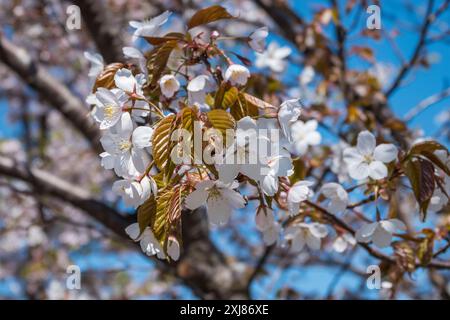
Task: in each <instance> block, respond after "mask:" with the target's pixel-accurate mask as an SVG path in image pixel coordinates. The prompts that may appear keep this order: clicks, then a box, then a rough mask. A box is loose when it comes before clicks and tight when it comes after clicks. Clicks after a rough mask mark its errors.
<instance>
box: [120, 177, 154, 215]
mask: <svg viewBox="0 0 450 320" xmlns="http://www.w3.org/2000/svg"><path fill="white" fill-rule="evenodd" d="M112 189H113V192H114V193H116V194H117V195H119V196H122V197H123V200H124V202H125V205H127V206H129V207H134V208H137V207H138V206H140V205H141V204H143V203H144V202H145V200H147V199H148V198H149V197H150V195H151V194H155V195H156V193H157V187H156V183H155V181H154V180H153V179H152V178H149V177H147V176H145V177H144V178H142V179H141V180H140V181H135V180H131V179H124V180H119V181H116V182H114V184H113V187H112Z"/></svg>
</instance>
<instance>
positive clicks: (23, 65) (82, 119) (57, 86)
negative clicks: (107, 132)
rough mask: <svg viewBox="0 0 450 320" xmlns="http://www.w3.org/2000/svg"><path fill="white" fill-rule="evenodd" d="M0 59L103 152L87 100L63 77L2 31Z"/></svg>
mask: <svg viewBox="0 0 450 320" xmlns="http://www.w3.org/2000/svg"><path fill="white" fill-rule="evenodd" d="M0 61H1V62H3V63H4V64H5V65H7V66H8V67H9V68H10V69H11V70H12V71H13V72H15V73H16V74H17V75H18V76H19V77H20V78H22V80H23V81H24V82H25V83H26V84H27V85H29V86H30V87H32V88H33V89H34V90H36V92H37V93H38V94H39V95H40V96H41V97H42V98H43V99H45V100H46V101H48V102H49V104H50V105H51V106H52V107H53V108H54V109H55V110H58V111H59V112H60V113H61V114H62V116H63V117H64V118H65V119H66V120H67V121H68V122H69V123H71V124H72V125H73V127H74V128H75V129H77V130H78V131H79V132H80V133H81V134H82V135H83V136H84V137H85V138H86V140H87V141H88V142H89V143H90V144H91V146H92V148H93V149H94V151H95V152H97V153H101V152H102V151H103V148H102V147H101V145H100V140H99V139H100V130H99V129H98V128H97V126H96V125H95V124H94V121H93V120H92V118H91V117H88V116H87V114H88V110H87V109H86V108H84V107H83V105H84V103H83V102H82V101H81V100H80V99H79V98H77V97H76V96H74V95H73V94H72V93H71V92H70V91H69V90H68V89H67V87H66V86H65V85H63V84H62V83H61V81H60V80H58V79H56V78H54V77H53V76H52V75H51V74H50V73H49V72H48V71H47V70H46V69H45V68H43V67H42V66H41V65H39V63H38V62H36V61H33V59H32V58H31V57H30V56H29V55H28V53H27V52H26V51H25V50H24V49H22V48H20V47H18V46H16V45H14V44H13V43H11V42H10V41H8V40H7V39H6V38H5V36H3V35H1V34H0Z"/></svg>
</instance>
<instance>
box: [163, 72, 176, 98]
mask: <svg viewBox="0 0 450 320" xmlns="http://www.w3.org/2000/svg"><path fill="white" fill-rule="evenodd" d="M159 87H160V88H161V92H162V94H163V95H164V96H165V97H166V98H172V97H173V95H174V94H175V92H177V91H178V90H179V89H180V82H179V81H178V80H177V78H175V76H174V75H171V74H166V75H164V76H162V77H161V79H159Z"/></svg>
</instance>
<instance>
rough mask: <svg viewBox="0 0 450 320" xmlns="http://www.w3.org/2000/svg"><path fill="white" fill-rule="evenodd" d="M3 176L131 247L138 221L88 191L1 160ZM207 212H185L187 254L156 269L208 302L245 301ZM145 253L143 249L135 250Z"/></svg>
mask: <svg viewBox="0 0 450 320" xmlns="http://www.w3.org/2000/svg"><path fill="white" fill-rule="evenodd" d="M0 175H3V176H6V177H10V178H15V179H19V180H22V181H24V182H26V183H28V184H30V185H31V186H32V187H33V189H34V190H35V192H39V194H40V195H46V196H51V197H54V198H56V199H58V200H62V201H65V202H67V203H69V204H71V205H73V206H74V207H76V208H79V209H81V210H83V211H84V212H85V213H86V214H88V215H89V216H90V217H92V218H94V219H95V220H97V221H98V222H99V223H101V224H102V225H103V226H104V227H106V228H108V229H109V230H111V231H112V232H114V233H115V234H116V235H118V236H119V237H121V238H122V239H124V241H125V243H129V244H131V240H130V238H129V237H128V236H127V235H126V233H125V231H124V230H125V228H126V227H127V226H128V225H129V224H130V223H132V222H133V221H134V219H129V218H127V217H125V216H124V215H122V214H121V213H120V212H118V211H116V210H115V209H114V208H112V207H110V206H108V205H106V204H104V203H103V202H101V201H99V200H96V199H94V198H92V197H91V196H90V194H89V192H87V191H86V190H85V189H82V188H79V187H77V186H74V185H73V184H71V183H68V182H66V181H64V180H62V179H60V178H58V177H56V176H54V175H52V174H51V173H49V172H46V171H44V170H40V169H36V168H31V169H30V168H28V167H27V165H26V164H24V163H21V162H17V161H14V160H12V159H10V158H7V157H4V156H0ZM205 213H206V212H205V210H204V209H199V210H196V211H194V212H184V213H183V222H184V225H185V227H184V228H183V242H184V253H183V255H182V256H181V259H180V261H179V262H178V263H166V262H163V261H161V260H158V259H156V258H155V259H154V260H153V261H155V262H156V266H157V267H158V268H159V269H160V270H161V271H163V272H166V273H169V274H171V275H173V276H175V277H177V278H178V279H180V280H181V281H182V282H183V283H185V284H186V285H187V286H188V287H190V288H191V289H192V290H193V291H194V293H195V294H197V295H198V296H199V297H201V298H205V299H230V298H245V297H247V295H246V291H245V285H244V284H245V282H244V281H243V279H241V275H240V274H237V273H236V272H234V271H233V270H232V268H231V267H230V265H229V264H228V262H227V261H226V259H225V257H224V256H223V255H222V254H221V253H220V251H219V250H218V249H217V248H216V247H215V246H214V245H213V243H212V242H211V241H210V240H209V230H208V224H207V219H206V216H205ZM133 247H134V248H135V249H136V250H138V251H139V252H141V253H142V251H141V250H140V248H139V246H137V245H134V246H133Z"/></svg>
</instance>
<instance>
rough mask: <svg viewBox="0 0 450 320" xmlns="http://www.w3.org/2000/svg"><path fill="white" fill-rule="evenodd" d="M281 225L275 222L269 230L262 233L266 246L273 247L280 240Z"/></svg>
mask: <svg viewBox="0 0 450 320" xmlns="http://www.w3.org/2000/svg"><path fill="white" fill-rule="evenodd" d="M280 231H281V225H280V224H279V223H278V222H276V221H274V222H273V223H272V224H271V225H270V226H269V227H268V228H267V229H265V230H264V231H262V233H263V241H264V243H265V244H266V246H271V245H273V244H274V243H276V242H277V241H278V240H279V238H280Z"/></svg>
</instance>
